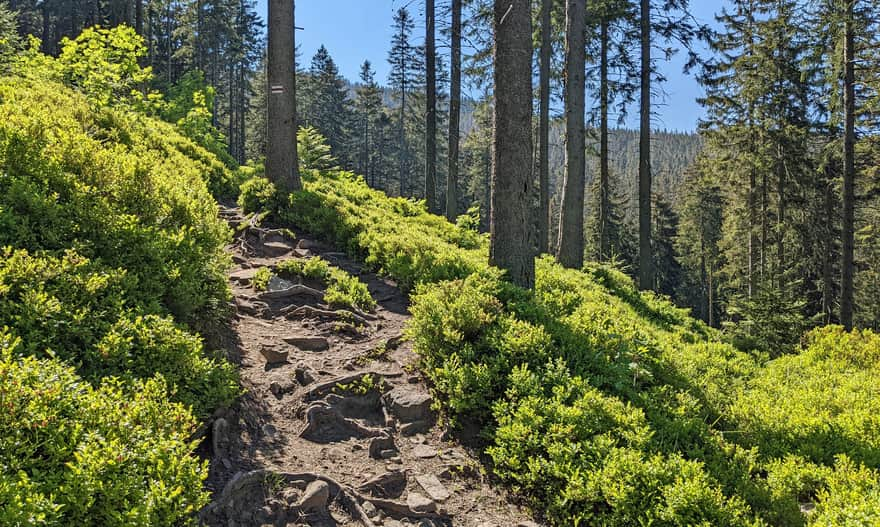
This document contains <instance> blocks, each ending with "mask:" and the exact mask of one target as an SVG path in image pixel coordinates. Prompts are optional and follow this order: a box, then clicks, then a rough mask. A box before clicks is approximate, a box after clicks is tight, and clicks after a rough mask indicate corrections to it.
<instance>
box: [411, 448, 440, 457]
mask: <svg viewBox="0 0 880 527" xmlns="http://www.w3.org/2000/svg"><path fill="white" fill-rule="evenodd" d="M413 455H414V456H416V457H417V458H419V459H431V458H432V457H436V456H437V449H436V448H434V447H431V446H428V445H416V446H415V447H414V448H413Z"/></svg>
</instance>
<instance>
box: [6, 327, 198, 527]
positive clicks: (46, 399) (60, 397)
mask: <svg viewBox="0 0 880 527" xmlns="http://www.w3.org/2000/svg"><path fill="white" fill-rule="evenodd" d="M17 345H18V340H17V339H15V338H13V337H12V336H11V335H9V334H8V333H7V332H0V407H2V412H0V467H2V472H0V524H2V525H10V526H16V525H21V526H24V525H47V526H52V525H57V526H59V527H60V526H63V525H82V526H96V527H97V526H108V525H138V526H144V527H147V526H157V525H167V526H172V525H184V524H189V523H192V521H193V520H192V518H193V514H194V513H195V512H196V511H197V510H198V509H199V508H201V507H202V506H204V505H205V504H206V503H207V501H208V493H207V492H206V491H204V490H203V489H202V481H203V479H204V477H205V476H206V473H207V463H206V462H203V461H200V460H198V459H196V458H195V457H193V456H192V455H191V454H190V452H191V451H192V448H193V445H192V444H191V443H190V442H189V440H188V439H187V438H188V437H189V436H190V435H191V434H192V433H193V431H194V429H195V421H194V420H193V418H192V416H191V414H190V413H189V412H188V411H187V410H186V408H184V407H183V406H182V405H180V404H176V403H169V402H168V401H167V395H166V392H165V387H164V383H163V381H162V380H161V378H159V379H151V380H148V381H138V382H136V383H134V385H132V386H131V388H132V389H129V387H127V386H123V385H122V383H121V382H120V381H118V380H114V379H107V380H105V381H104V382H102V383H100V384H99V385H98V386H97V387H95V388H92V387H91V386H90V385H89V384H88V383H86V382H83V381H82V380H81V379H80V378H79V377H78V376H77V375H76V374H75V373H74V371H73V369H72V368H70V367H68V366H64V365H63V364H62V363H61V362H59V361H58V360H56V359H44V360H38V359H36V358H33V357H19V356H18V355H19V354H18V353H17V352H16V350H15V348H16V347H17Z"/></svg>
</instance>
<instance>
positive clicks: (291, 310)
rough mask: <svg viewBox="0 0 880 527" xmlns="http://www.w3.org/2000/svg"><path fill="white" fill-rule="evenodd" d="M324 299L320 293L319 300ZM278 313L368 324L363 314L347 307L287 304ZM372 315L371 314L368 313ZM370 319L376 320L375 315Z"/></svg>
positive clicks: (289, 316)
mask: <svg viewBox="0 0 880 527" xmlns="http://www.w3.org/2000/svg"><path fill="white" fill-rule="evenodd" d="M323 299H324V295H323V294H322V295H321V300H323ZM279 313H280V314H282V315H285V316H287V318H319V319H321V320H333V321H336V320H350V321H354V322H356V323H358V324H361V325H363V326H369V325H370V324H369V322H368V320H367V318H365V317H364V316H363V315H359V314H357V313H355V312H354V311H350V310H347V309H337V310H335V311H332V310H329V309H320V308H317V307H313V306H299V307H295V306H287V307H286V308H284V309H281V310H280V311H279ZM370 316H373V315H370ZM372 320H376V317H375V316H373V318H372Z"/></svg>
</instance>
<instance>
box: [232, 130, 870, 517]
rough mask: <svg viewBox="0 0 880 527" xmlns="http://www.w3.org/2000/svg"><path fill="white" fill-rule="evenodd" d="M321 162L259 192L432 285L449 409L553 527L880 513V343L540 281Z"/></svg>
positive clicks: (408, 279) (428, 326) (607, 289)
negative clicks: (797, 345) (779, 332)
mask: <svg viewBox="0 0 880 527" xmlns="http://www.w3.org/2000/svg"><path fill="white" fill-rule="evenodd" d="M311 142H314V141H311ZM303 143H305V141H301V145H302V144H303ZM306 168H307V170H305V171H304V179H305V190H304V191H302V192H298V193H295V194H292V195H290V196H289V199H288V198H287V197H279V196H277V195H276V194H275V193H274V189H273V188H272V186H271V184H270V183H268V182H267V181H266V180H264V179H259V178H256V179H254V180H252V181H250V182H249V183H248V184H246V185H245V186H244V187H243V195H242V198H241V199H242V202H243V203H246V204H248V206H249V207H251V208H268V209H271V210H272V211H273V212H274V214H275V215H276V216H277V218H278V219H280V220H282V221H287V222H289V223H291V224H292V225H296V226H297V227H298V228H305V229H308V230H310V231H312V232H315V233H322V234H324V235H326V236H327V237H328V238H330V239H331V240H332V241H334V242H335V243H337V244H338V245H339V246H340V247H343V248H345V249H346V250H348V251H349V252H351V253H353V254H357V255H360V256H361V257H362V258H364V260H365V261H366V262H367V264H369V265H371V266H372V267H373V268H375V269H376V270H378V271H380V272H382V273H386V274H388V275H390V276H392V277H393V278H395V279H396V280H398V282H399V283H400V285H402V286H403V287H404V288H407V289H410V290H412V292H413V295H412V302H413V303H412V308H411V311H412V314H413V319H412V322H411V325H410V328H409V335H410V337H411V338H412V340H413V342H414V347H415V349H416V351H417V352H418V353H419V354H420V356H421V361H422V367H423V369H424V371H425V373H426V374H427V375H428V377H429V378H430V380H431V381H432V383H433V385H434V389H435V391H436V393H437V394H438V395H439V398H440V400H441V401H442V409H443V411H444V412H445V415H446V417H447V418H448V419H449V420H450V421H451V422H452V423H453V424H455V425H458V426H474V425H476V426H479V427H480V429H481V437H482V438H483V441H484V445H485V452H486V453H487V454H488V456H489V457H490V458H491V460H492V466H493V470H494V472H495V474H496V475H497V476H498V477H500V478H501V479H503V480H504V481H507V482H508V483H510V484H511V485H512V486H513V487H515V488H517V489H519V490H520V491H522V492H523V494H524V495H525V496H527V497H528V498H529V499H530V500H531V501H532V502H533V504H534V505H535V507H536V508H537V509H538V510H540V511H542V512H543V513H544V514H545V515H546V516H547V518H548V519H549V520H550V521H551V522H552V523H553V524H555V525H560V526H562V525H565V526H569V525H655V526H657V525H663V526H684V525H705V526H710V525H711V526H725V525H727V526H739V525H779V526H799V525H864V526H868V525H876V524H877V523H878V522H880V483H878V477H880V473H878V472H877V469H878V467H880V458H878V455H877V454H878V452H880V451H878V439H880V426H878V424H880V421H878V419H880V418H878V415H880V393H878V390H880V366H878V364H880V363H878V360H877V358H878V357H877V350H878V349H880V336H877V335H875V334H873V333H871V332H870V331H864V332H858V331H857V332H853V333H845V332H844V331H843V330H841V329H839V328H836V327H829V328H824V329H819V330H816V331H814V332H812V333H811V334H810V335H809V336H808V337H807V338H806V340H805V342H804V346H803V349H801V350H800V351H799V353H798V354H795V355H787V356H783V357H782V358H779V359H776V360H773V361H766V360H765V359H764V358H762V357H755V356H752V355H749V354H746V353H743V352H740V351H738V350H737V349H735V348H734V347H733V346H731V345H730V344H727V343H725V342H724V340H723V339H722V338H721V335H720V334H718V333H716V332H715V331H714V330H712V329H711V328H708V327H706V326H705V325H703V324H702V323H700V322H697V321H695V320H694V319H692V318H690V317H689V316H688V315H687V313H686V312H684V311H683V310H681V309H678V308H676V307H674V306H673V305H672V304H671V303H670V302H668V301H667V300H665V299H663V298H660V297H657V296H655V295H652V294H649V293H640V292H639V291H637V289H636V288H635V287H634V285H633V283H632V282H631V281H630V280H629V279H628V278H627V277H626V276H624V275H623V274H622V273H619V272H617V271H615V270H613V269H611V268H607V267H603V266H598V265H588V266H587V267H586V268H585V269H583V270H582V271H574V270H565V269H562V268H561V267H559V266H558V265H556V264H555V263H554V262H553V261H552V260H551V259H549V258H544V259H540V260H539V261H538V265H537V284H536V287H535V290H534V292H527V291H523V290H521V289H518V288H516V287H513V286H511V285H509V284H507V283H506V282H504V281H503V280H502V277H501V276H500V274H499V273H498V272H497V271H496V270H493V269H491V268H489V267H488V265H487V264H486V262H487V244H486V241H485V239H484V237H482V236H481V235H479V234H477V233H475V232H473V231H471V230H468V229H466V228H462V227H461V226H456V225H452V224H450V223H448V222H446V221H444V220H443V219H442V218H439V217H437V216H433V215H430V214H427V213H426V212H425V210H424V207H423V206H422V205H421V204H418V203H412V202H410V201H407V200H404V199H400V198H389V197H386V196H385V195H384V194H383V193H381V192H378V191H375V190H371V189H369V188H368V187H367V185H365V184H364V182H363V181H362V179H360V178H358V177H356V176H354V175H352V174H348V173H345V172H342V171H338V170H333V169H322V170H320V171H318V170H309V169H308V168H309V167H308V163H306ZM466 223H467V222H461V224H462V225H465V224H466ZM814 507H815V508H814Z"/></svg>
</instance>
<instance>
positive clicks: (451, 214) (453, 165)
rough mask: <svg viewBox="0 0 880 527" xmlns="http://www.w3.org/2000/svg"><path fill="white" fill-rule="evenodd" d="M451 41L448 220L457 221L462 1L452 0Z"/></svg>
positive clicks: (447, 170) (447, 188) (447, 176)
mask: <svg viewBox="0 0 880 527" xmlns="http://www.w3.org/2000/svg"><path fill="white" fill-rule="evenodd" d="M451 40H452V42H451V46H452V50H451V55H450V62H451V63H452V64H451V71H450V79H449V80H450V86H449V152H448V156H449V159H448V160H447V161H448V167H447V169H446V218H447V219H448V220H449V221H455V219H456V218H457V217H458V148H459V139H460V137H459V136H460V132H459V129H460V127H461V0H452V35H451Z"/></svg>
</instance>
